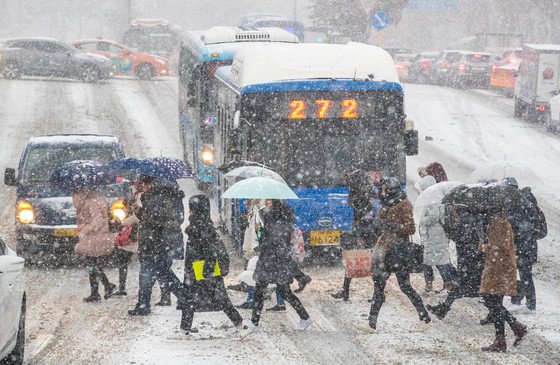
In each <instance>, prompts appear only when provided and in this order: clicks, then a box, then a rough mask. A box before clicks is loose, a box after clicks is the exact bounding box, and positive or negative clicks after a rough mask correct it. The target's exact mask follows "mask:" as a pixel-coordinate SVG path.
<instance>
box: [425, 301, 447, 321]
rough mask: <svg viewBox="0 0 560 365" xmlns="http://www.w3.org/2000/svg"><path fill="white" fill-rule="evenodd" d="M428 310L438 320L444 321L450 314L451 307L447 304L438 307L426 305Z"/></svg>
mask: <svg viewBox="0 0 560 365" xmlns="http://www.w3.org/2000/svg"><path fill="white" fill-rule="evenodd" d="M426 308H427V309H428V311H430V313H432V314H433V315H435V316H436V317H437V318H438V319H444V318H445V315H446V314H447V312H449V307H448V306H446V305H445V303H440V304H438V305H430V304H426Z"/></svg>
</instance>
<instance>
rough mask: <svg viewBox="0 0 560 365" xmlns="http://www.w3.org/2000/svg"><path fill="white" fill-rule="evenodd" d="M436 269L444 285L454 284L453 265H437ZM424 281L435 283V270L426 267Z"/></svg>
mask: <svg viewBox="0 0 560 365" xmlns="http://www.w3.org/2000/svg"><path fill="white" fill-rule="evenodd" d="M436 268H437V269H438V271H439V274H440V275H441V279H442V280H443V283H444V284H452V283H453V266H452V265H451V264H447V265H436ZM424 280H426V282H427V283H431V282H433V281H434V269H433V268H432V267H431V266H428V265H424Z"/></svg>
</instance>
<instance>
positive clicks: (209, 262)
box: [184, 195, 230, 312]
mask: <svg viewBox="0 0 560 365" xmlns="http://www.w3.org/2000/svg"><path fill="white" fill-rule="evenodd" d="M189 207H190V210H191V215H190V217H189V222H190V224H189V226H188V227H187V229H186V230H185V233H186V234H187V236H188V239H187V246H186V250H185V281H184V284H185V293H186V297H187V301H188V303H187V304H190V305H193V306H194V309H195V311H197V312H208V311H221V310H223V309H224V308H225V307H226V304H227V303H228V302H229V299H228V296H227V292H226V287H225V285H224V279H223V277H224V276H226V275H227V274H228V273H229V265H230V260H229V254H228V252H227V250H226V247H225V245H224V243H223V241H222V240H221V239H220V237H219V236H218V233H217V232H216V229H215V228H214V224H213V223H212V220H211V218H210V202H209V200H208V198H207V197H206V196H204V195H196V196H194V197H192V198H191V199H190V200H189ZM199 260H204V269H203V276H204V280H199V281H196V279H195V275H194V269H193V262H195V261H199ZM216 261H217V262H218V265H219V267H220V271H221V276H216V277H215V276H213V273H214V266H215V264H216Z"/></svg>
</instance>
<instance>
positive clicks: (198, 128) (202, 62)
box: [179, 27, 297, 190]
mask: <svg viewBox="0 0 560 365" xmlns="http://www.w3.org/2000/svg"><path fill="white" fill-rule="evenodd" d="M270 42H284V43H294V42H297V38H296V37H295V36H294V35H293V34H291V33H289V32H286V31H284V30H282V29H277V28H263V29H260V28H254V29H240V28H236V27H213V28H210V29H207V30H198V31H191V32H187V33H186V35H185V37H184V39H183V41H182V44H181V52H180V55H179V123H180V136H181V143H182V145H183V157H184V160H185V161H187V162H189V163H190V165H191V166H192V167H193V170H194V171H195V173H196V179H197V183H198V185H199V188H201V190H207V188H209V187H211V186H212V184H213V180H214V166H215V164H214V157H213V156H214V154H213V147H212V143H213V125H214V121H215V111H214V109H213V108H212V105H211V103H210V100H211V91H212V90H213V89H212V87H211V85H212V83H213V82H214V81H213V80H214V78H213V76H214V72H215V71H216V69H217V68H218V67H219V66H223V65H230V64H231V62H232V61H233V56H234V53H235V51H236V50H237V49H238V48H239V47H240V46H242V45H244V44H249V43H270Z"/></svg>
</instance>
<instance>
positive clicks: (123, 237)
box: [115, 225, 135, 247]
mask: <svg viewBox="0 0 560 365" xmlns="http://www.w3.org/2000/svg"><path fill="white" fill-rule="evenodd" d="M133 228H134V225H130V226H127V227H124V229H123V230H121V231H120V232H119V233H117V235H116V236H115V244H116V245H117V246H119V247H125V246H129V245H131V244H133V243H134V242H135V241H134V240H133V239H132V229H133Z"/></svg>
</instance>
